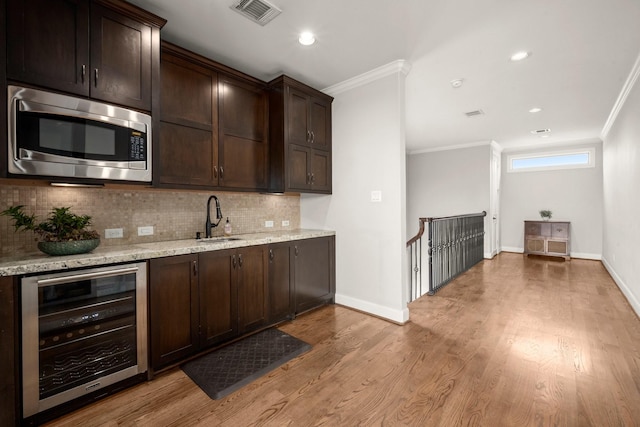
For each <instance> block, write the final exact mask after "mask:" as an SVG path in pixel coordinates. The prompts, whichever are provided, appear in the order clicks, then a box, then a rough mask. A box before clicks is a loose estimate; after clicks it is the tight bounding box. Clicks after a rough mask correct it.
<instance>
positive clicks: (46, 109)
mask: <svg viewBox="0 0 640 427" xmlns="http://www.w3.org/2000/svg"><path fill="white" fill-rule="evenodd" d="M18 108H19V109H20V111H24V112H29V113H42V114H57V115H59V116H68V117H80V118H83V119H89V120H94V121H97V122H103V123H111V124H114V125H117V126H122V127H126V128H132V126H131V123H135V122H131V121H129V120H122V119H117V118H114V117H106V116H102V115H98V114H92V113H87V112H86V111H78V110H73V109H71V108H63V107H54V106H53V105H47V104H40V103H38V102H33V101H25V100H24V99H22V100H20V101H19V102H18ZM134 129H136V130H140V129H137V128H134ZM145 130H146V127H145ZM145 130H143V131H145Z"/></svg>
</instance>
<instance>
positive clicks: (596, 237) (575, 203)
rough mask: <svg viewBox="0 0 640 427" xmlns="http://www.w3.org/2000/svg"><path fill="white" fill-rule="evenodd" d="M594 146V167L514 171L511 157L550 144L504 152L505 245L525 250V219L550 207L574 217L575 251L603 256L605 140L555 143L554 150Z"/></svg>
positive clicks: (560, 217)
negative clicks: (509, 167)
mask: <svg viewBox="0 0 640 427" xmlns="http://www.w3.org/2000/svg"><path fill="white" fill-rule="evenodd" d="M576 147H595V148H596V161H595V167H593V168H582V169H564V170H546V171H538V172H509V171H508V170H507V169H508V166H509V165H508V156H509V155H511V154H516V153H518V154H520V153H536V152H541V151H549V148H548V147H547V148H541V149H537V150H526V151H517V152H516V151H509V152H505V153H503V155H502V165H503V168H502V187H501V188H502V194H501V196H500V197H501V209H500V210H501V213H502V220H501V223H500V225H501V240H502V249H503V250H506V251H513V252H522V251H523V250H524V225H523V222H524V220H538V219H540V215H539V213H538V212H539V211H540V210H541V209H549V210H551V211H552V212H553V217H552V219H553V220H567V221H571V256H573V257H576V258H587V259H601V257H602V207H603V189H602V143H600V142H588V143H587V142H585V143H584V144H580V145H573V144H572V145H567V146H565V147H562V146H555V145H554V149H556V148H557V149H563V148H576Z"/></svg>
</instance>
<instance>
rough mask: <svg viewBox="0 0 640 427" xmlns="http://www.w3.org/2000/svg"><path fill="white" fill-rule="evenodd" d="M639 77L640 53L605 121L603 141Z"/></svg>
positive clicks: (601, 135)
mask: <svg viewBox="0 0 640 427" xmlns="http://www.w3.org/2000/svg"><path fill="white" fill-rule="evenodd" d="M638 77H640V55H638V58H636V62H635V64H633V68H632V69H631V72H630V73H629V77H628V78H627V81H626V82H625V83H624V86H622V90H621V91H620V95H618V99H617V100H616V102H615V104H613V109H612V110H611V113H610V114H609V118H607V121H606V122H605V124H604V127H603V128H602V132H601V133H600V139H602V140H603V141H604V140H605V138H606V137H607V135H609V131H611V128H612V127H613V124H614V123H615V122H616V119H617V118H618V114H620V110H622V107H623V106H624V104H625V102H627V98H628V97H629V93H630V92H631V90H632V89H633V87H634V86H635V83H636V81H637V80H638Z"/></svg>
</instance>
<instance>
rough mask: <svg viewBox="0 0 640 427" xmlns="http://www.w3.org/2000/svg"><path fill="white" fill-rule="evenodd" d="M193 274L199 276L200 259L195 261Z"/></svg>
mask: <svg viewBox="0 0 640 427" xmlns="http://www.w3.org/2000/svg"><path fill="white" fill-rule="evenodd" d="M193 275H194V276H197V275H198V261H195V260H194V261H193Z"/></svg>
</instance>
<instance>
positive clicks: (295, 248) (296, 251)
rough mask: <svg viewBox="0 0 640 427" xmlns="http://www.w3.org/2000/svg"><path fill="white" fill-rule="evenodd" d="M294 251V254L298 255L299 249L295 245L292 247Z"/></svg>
mask: <svg viewBox="0 0 640 427" xmlns="http://www.w3.org/2000/svg"><path fill="white" fill-rule="evenodd" d="M294 253H295V254H296V256H298V254H299V253H300V251H298V246H297V245H296V246H295V247H294Z"/></svg>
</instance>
